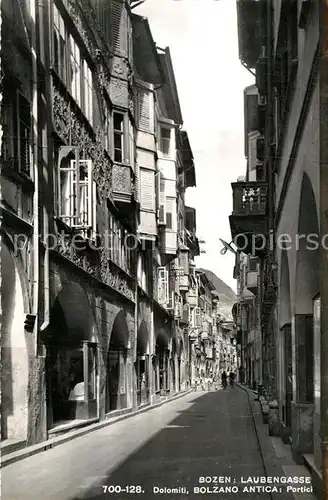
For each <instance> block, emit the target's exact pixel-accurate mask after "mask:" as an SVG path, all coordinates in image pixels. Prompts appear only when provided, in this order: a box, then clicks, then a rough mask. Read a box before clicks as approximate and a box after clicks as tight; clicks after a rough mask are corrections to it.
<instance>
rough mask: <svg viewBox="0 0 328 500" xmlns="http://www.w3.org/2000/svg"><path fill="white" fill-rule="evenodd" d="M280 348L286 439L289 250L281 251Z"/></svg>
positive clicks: (289, 374)
mask: <svg viewBox="0 0 328 500" xmlns="http://www.w3.org/2000/svg"><path fill="white" fill-rule="evenodd" d="M279 324H280V337H279V350H280V361H281V362H280V391H281V397H282V413H281V419H282V422H283V426H284V430H285V435H286V439H287V438H288V437H289V436H290V435H291V418H292V407H291V404H292V399H293V364H292V360H293V357H292V330H291V301H290V274H289V262H288V254H287V250H286V249H283V250H282V253H281V264H280V288H279Z"/></svg>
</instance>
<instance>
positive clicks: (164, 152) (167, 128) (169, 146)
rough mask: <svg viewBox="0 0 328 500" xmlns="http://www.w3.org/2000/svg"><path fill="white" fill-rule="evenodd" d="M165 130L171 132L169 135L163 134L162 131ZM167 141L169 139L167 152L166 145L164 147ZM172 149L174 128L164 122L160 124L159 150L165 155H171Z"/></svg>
mask: <svg viewBox="0 0 328 500" xmlns="http://www.w3.org/2000/svg"><path fill="white" fill-rule="evenodd" d="M164 130H165V131H168V132H169V136H168V137H164V136H163V135H162V131H164ZM163 141H165V142H164V143H163ZM166 141H168V149H167V152H166V151H165V150H164V147H163V145H164V144H165V143H166ZM171 149H172V128H171V127H167V126H165V125H163V124H160V126H159V150H160V152H161V153H162V155H163V156H171Z"/></svg>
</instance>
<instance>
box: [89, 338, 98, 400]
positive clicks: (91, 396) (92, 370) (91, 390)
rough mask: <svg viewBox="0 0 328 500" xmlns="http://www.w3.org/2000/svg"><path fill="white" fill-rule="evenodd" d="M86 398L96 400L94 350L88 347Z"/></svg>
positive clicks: (92, 347)
mask: <svg viewBox="0 0 328 500" xmlns="http://www.w3.org/2000/svg"><path fill="white" fill-rule="evenodd" d="M88 377H89V380H88V398H89V399H95V398H96V349H95V347H94V346H88Z"/></svg>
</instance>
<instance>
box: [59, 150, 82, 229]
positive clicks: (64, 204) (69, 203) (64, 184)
mask: <svg viewBox="0 0 328 500" xmlns="http://www.w3.org/2000/svg"><path fill="white" fill-rule="evenodd" d="M76 182H79V168H78V161H75V160H70V161H69V163H68V165H67V162H66V161H65V160H64V159H63V160H62V161H60V160H59V166H58V205H59V217H61V218H62V219H64V221H65V223H66V224H68V225H69V226H74V225H75V224H76V223H77V210H76V207H77V206H78V204H79V203H78V201H79V200H78V195H79V193H78V192H76Z"/></svg>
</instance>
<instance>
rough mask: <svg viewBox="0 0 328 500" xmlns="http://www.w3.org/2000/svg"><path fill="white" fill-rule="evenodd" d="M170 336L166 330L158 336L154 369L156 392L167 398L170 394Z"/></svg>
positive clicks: (160, 331)
mask: <svg viewBox="0 0 328 500" xmlns="http://www.w3.org/2000/svg"><path fill="white" fill-rule="evenodd" d="M169 340H170V339H169V336H168V334H167V332H166V331H165V330H164V329H161V330H159V332H158V333H157V336H156V348H155V358H154V361H153V369H154V375H155V392H156V393H157V395H162V396H165V395H166V394H167V393H168V392H169V390H170V389H169Z"/></svg>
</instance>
